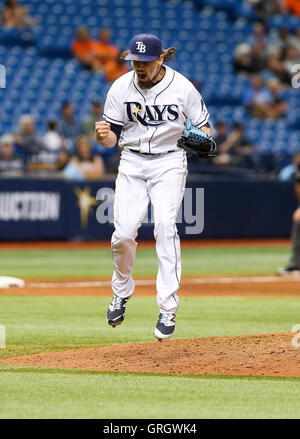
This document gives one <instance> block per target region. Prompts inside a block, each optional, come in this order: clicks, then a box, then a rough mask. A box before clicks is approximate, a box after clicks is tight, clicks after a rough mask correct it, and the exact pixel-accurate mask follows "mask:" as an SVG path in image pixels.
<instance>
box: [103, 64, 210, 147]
mask: <svg viewBox="0 0 300 439" xmlns="http://www.w3.org/2000/svg"><path fill="white" fill-rule="evenodd" d="M164 68H165V69H166V74H165V76H164V78H163V79H162V80H161V81H160V82H159V83H158V84H157V85H155V86H154V87H152V88H150V89H148V90H143V89H140V88H139V85H138V81H137V78H136V75H135V73H134V71H132V72H128V73H126V74H125V75H123V76H121V77H120V78H119V79H117V80H116V81H115V82H114V83H113V85H112V86H111V88H110V90H109V92H108V95H107V99H106V103H105V106H104V117H105V118H106V120H107V122H109V123H113V124H118V125H121V126H122V131H121V135H120V139H119V146H120V147H121V148H122V147H123V148H126V147H128V148H131V149H132V148H136V149H138V150H139V151H140V152H148V153H149V152H151V153H161V152H164V151H168V150H173V149H177V140H178V139H179V138H180V137H181V134H182V131H183V128H184V123H185V121H186V120H187V119H191V120H192V122H193V123H194V124H195V125H197V126H198V127H201V126H203V125H205V124H206V123H207V122H208V119H209V114H208V111H207V109H206V106H205V103H204V102H203V99H202V97H201V95H200V93H199V92H198V91H197V90H196V89H195V87H194V86H193V84H192V83H191V82H190V81H188V79H186V78H185V77H184V76H183V75H181V74H180V73H178V72H175V71H174V70H173V69H171V68H170V67H168V66H166V65H164Z"/></svg>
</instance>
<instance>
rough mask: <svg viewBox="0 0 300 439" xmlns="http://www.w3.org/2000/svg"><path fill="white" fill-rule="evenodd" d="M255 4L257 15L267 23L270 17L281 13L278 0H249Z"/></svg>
mask: <svg viewBox="0 0 300 439" xmlns="http://www.w3.org/2000/svg"><path fill="white" fill-rule="evenodd" d="M247 1H248V3H250V4H251V5H252V6H253V9H254V11H255V13H256V15H257V16H258V17H259V18H260V19H261V20H262V21H263V22H265V23H267V22H268V20H269V17H270V16H272V15H274V14H278V13H280V4H279V3H278V0H247Z"/></svg>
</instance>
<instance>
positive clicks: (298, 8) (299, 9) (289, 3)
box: [283, 0, 300, 17]
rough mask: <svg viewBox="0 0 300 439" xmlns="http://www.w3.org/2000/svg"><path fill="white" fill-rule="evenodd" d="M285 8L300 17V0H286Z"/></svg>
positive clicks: (284, 2)
mask: <svg viewBox="0 0 300 439" xmlns="http://www.w3.org/2000/svg"><path fill="white" fill-rule="evenodd" d="M283 9H284V10H285V11H287V12H290V13H292V14H295V15H297V16H298V17H300V1H299V0H284V1H283Z"/></svg>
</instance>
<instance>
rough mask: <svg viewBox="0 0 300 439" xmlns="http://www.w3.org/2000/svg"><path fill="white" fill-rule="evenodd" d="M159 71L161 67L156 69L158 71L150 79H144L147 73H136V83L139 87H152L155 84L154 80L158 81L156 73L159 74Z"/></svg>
mask: <svg viewBox="0 0 300 439" xmlns="http://www.w3.org/2000/svg"><path fill="white" fill-rule="evenodd" d="M164 70H165V69H164ZM160 72H161V67H160V68H159V69H158V71H157V72H156V73H155V74H154V75H153V78H152V79H150V78H149V79H147V80H146V78H147V75H146V74H140V75H138V74H137V79H138V85H139V87H140V88H148V89H149V88H151V87H153V86H154V85H155V84H156V82H158V81H157V77H158V75H159V74H160ZM154 81H155V82H154Z"/></svg>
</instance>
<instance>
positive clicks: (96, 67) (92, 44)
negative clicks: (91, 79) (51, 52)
mask: <svg viewBox="0 0 300 439" xmlns="http://www.w3.org/2000/svg"><path fill="white" fill-rule="evenodd" d="M96 45H97V42H96V40H94V39H93V38H91V36H90V33H89V30H88V28H87V27H85V26H80V27H79V28H78V29H77V31H76V38H75V40H74V41H73V43H72V46H71V52H72V54H73V55H74V56H75V58H77V60H78V61H79V62H80V63H81V64H82V65H83V66H84V67H86V68H88V69H90V70H92V71H93V72H99V71H101V70H102V71H103V66H102V64H101V62H100V60H99V59H98V57H97V56H96Z"/></svg>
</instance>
